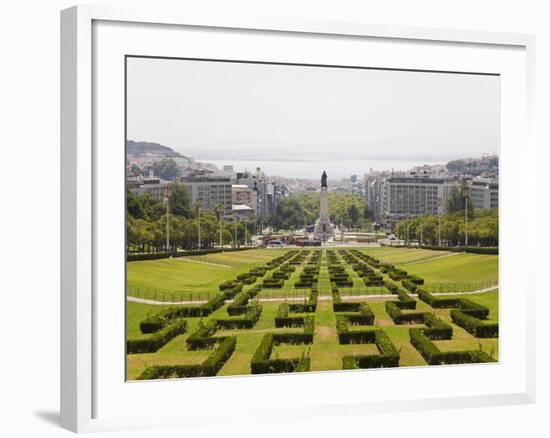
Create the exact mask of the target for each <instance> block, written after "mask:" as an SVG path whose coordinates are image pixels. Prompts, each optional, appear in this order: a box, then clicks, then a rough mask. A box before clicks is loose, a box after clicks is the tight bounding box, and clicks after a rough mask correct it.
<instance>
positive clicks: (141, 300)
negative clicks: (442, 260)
mask: <svg viewBox="0 0 550 438" xmlns="http://www.w3.org/2000/svg"><path fill="white" fill-rule="evenodd" d="M495 289H498V285H497V286H491V287H486V288H484V289H479V290H474V291H471V292H442V293H432V295H435V296H439V295H475V294H482V293H485V292H490V291H492V290H495ZM410 295H411V296H412V297H416V296H417V295H416V294H410ZM390 296H392V295H391V294H372V295H343V296H342V298H353V299H359V300H368V299H370V298H387V297H390ZM126 299H127V300H128V301H130V302H132V303H141V304H152V305H160V306H170V305H177V304H204V303H206V301H157V300H149V299H146V298H137V297H131V296H128V297H126ZM329 300H332V297H331V296H330V295H322V296H320V297H319V301H329ZM232 301H233V300H228V301H226V303H231V302H232ZM258 301H259V302H260V303H269V302H277V301H304V298H300V297H296V298H260V299H258Z"/></svg>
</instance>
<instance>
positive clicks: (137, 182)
mask: <svg viewBox="0 0 550 438" xmlns="http://www.w3.org/2000/svg"><path fill="white" fill-rule="evenodd" d="M167 184H170V183H169V182H168V181H164V180H163V179H160V178H158V177H135V178H127V180H126V187H127V188H128V190H130V192H131V193H133V194H134V195H137V196H140V195H143V194H145V193H148V194H149V195H151V196H152V197H153V198H155V199H157V200H159V201H163V200H164V197H165V189H166V186H167Z"/></svg>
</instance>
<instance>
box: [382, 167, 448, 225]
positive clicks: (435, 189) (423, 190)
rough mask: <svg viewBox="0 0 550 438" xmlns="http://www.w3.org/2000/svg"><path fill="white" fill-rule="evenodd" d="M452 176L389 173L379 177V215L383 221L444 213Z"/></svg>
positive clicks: (388, 223)
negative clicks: (380, 179)
mask: <svg viewBox="0 0 550 438" xmlns="http://www.w3.org/2000/svg"><path fill="white" fill-rule="evenodd" d="M458 184H459V181H458V180H456V179H444V178H431V177H429V176H426V175H420V176H419V175H416V174H411V175H408V176H397V177H395V176H394V177H390V178H387V179H385V180H383V181H382V183H381V190H380V209H381V216H382V217H383V218H384V220H385V222H386V224H387V225H390V224H391V223H393V222H395V221H397V220H400V219H403V218H405V217H409V216H417V215H422V214H444V213H445V212H446V206H447V200H448V199H449V196H450V194H451V193H452V191H453V189H455V188H457V186H458Z"/></svg>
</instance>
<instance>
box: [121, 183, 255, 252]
mask: <svg viewBox="0 0 550 438" xmlns="http://www.w3.org/2000/svg"><path fill="white" fill-rule="evenodd" d="M126 196H127V198H126V208H127V215H126V217H127V220H126V225H127V226H126V239H127V247H128V252H140V253H151V252H153V253H154V252H162V251H177V250H180V249H181V250H195V249H209V248H213V247H214V246H218V245H219V244H220V240H221V242H222V244H223V245H230V246H232V247H238V246H240V245H243V244H245V239H248V241H249V240H250V237H251V236H252V235H253V233H254V232H255V231H256V229H255V228H256V223H255V221H249V220H246V221H238V222H229V221H226V220H224V219H223V217H222V214H221V213H222V209H221V207H220V208H218V209H217V211H216V213H215V214H212V213H202V212H201V213H200V217H199V211H198V209H197V208H193V207H191V205H190V200H189V196H188V194H187V189H186V188H185V187H184V186H182V185H181V184H173V185H172V188H171V193H170V196H169V197H168V204H169V205H168V207H169V213H168V214H167V205H166V203H163V202H161V201H159V200H157V199H155V198H153V197H152V196H150V195H149V194H143V195H140V196H136V195H134V194H132V193H131V192H129V191H128V192H127V194H126ZM167 220H169V232H170V239H169V246H170V247H169V248H168V247H167V239H166V237H167V226H166V225H167V224H166V221H167ZM199 227H200V240H199Z"/></svg>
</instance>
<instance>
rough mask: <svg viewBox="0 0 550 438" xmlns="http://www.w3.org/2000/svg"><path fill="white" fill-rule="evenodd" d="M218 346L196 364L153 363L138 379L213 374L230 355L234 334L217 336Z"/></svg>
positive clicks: (234, 338) (234, 344)
mask: <svg viewBox="0 0 550 438" xmlns="http://www.w3.org/2000/svg"><path fill="white" fill-rule="evenodd" d="M219 341H220V343H219V344H218V347H217V348H216V349H215V350H214V351H213V352H212V354H211V355H210V356H208V357H207V358H206V359H205V360H204V362H202V363H201V364H197V365H155V366H151V367H147V368H145V370H144V371H143V372H142V373H141V374H140V376H139V377H138V380H150V379H174V378H182V377H208V376H215V375H216V374H218V371H219V370H220V369H221V368H222V367H223V365H224V364H225V362H227V360H228V359H229V358H230V357H231V355H232V354H233V352H234V351H235V346H236V345H237V338H236V337H235V336H228V337H225V338H219Z"/></svg>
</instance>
